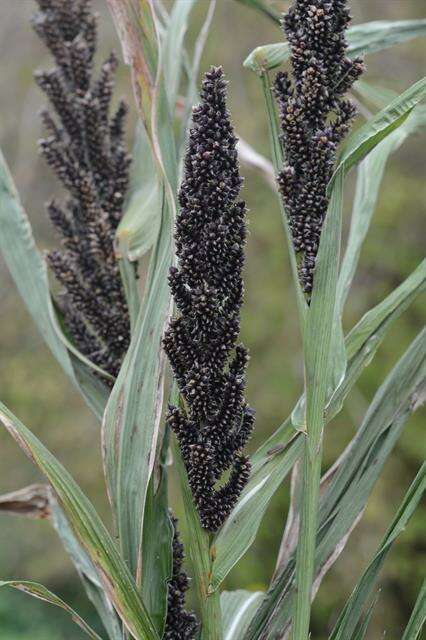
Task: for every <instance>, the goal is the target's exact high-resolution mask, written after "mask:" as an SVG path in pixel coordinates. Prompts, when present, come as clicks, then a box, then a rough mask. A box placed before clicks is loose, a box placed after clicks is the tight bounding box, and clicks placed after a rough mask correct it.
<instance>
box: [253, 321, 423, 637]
mask: <svg viewBox="0 0 426 640" xmlns="http://www.w3.org/2000/svg"><path fill="white" fill-rule="evenodd" d="M425 380H426V330H424V331H422V332H421V333H420V334H419V335H418V336H417V338H416V339H415V340H414V341H413V343H412V344H411V345H410V347H409V349H408V350H407V352H406V353H405V354H404V355H403V357H402V358H401V359H400V361H399V362H398V363H397V364H396V365H395V367H394V369H393V370H392V371H391V373H390V374H389V376H388V377H387V379H386V380H385V382H384V383H383V384H382V386H381V387H380V389H379V390H378V392H377V393H376V396H375V398H374V400H373V402H372V405H371V407H370V409H369V411H368V412H367V414H366V416H365V418H364V421H363V423H362V425H361V427H360V428H359V430H358V433H357V435H356V437H355V438H354V439H353V440H352V441H351V443H349V445H348V447H347V448H346V450H345V451H344V453H343V455H342V456H341V458H340V459H339V461H338V463H336V465H335V467H334V468H333V469H332V470H331V471H332V473H331V471H330V472H329V473H328V474H326V477H325V478H324V480H325V479H326V478H327V476H328V478H327V482H326V490H325V491H324V493H323V495H322V497H321V500H320V509H319V523H318V527H317V540H316V554H315V574H316V579H315V583H314V593H315V592H316V590H317V589H318V587H319V584H320V582H321V580H322V578H323V577H324V575H325V573H326V572H327V570H328V569H329V568H330V567H331V566H332V563H333V561H334V560H335V559H336V558H337V557H338V555H339V553H341V551H342V550H343V548H344V545H345V543H346V540H347V537H348V535H349V534H350V532H351V531H352V529H353V528H354V527H355V526H356V523H357V522H358V520H359V518H360V516H361V514H362V512H363V510H364V508H365V506H366V504H367V501H368V498H369V496H370V495H371V492H372V490H373V488H374V485H375V483H376V481H377V479H378V478H379V477H380V474H381V471H382V469H383V465H384V464H385V462H386V460H387V458H388V456H389V454H390V453H391V451H392V449H393V447H394V445H395V443H396V442H397V440H398V438H399V436H400V434H401V432H402V429H403V427H404V424H405V423H406V421H407V419H408V418H409V416H410V415H411V414H412V413H413V411H415V410H416V409H417V408H418V406H419V403H420V402H421V395H419V394H421V390H422V388H424V384H425ZM294 567H295V558H294V556H292V557H291V558H290V560H289V562H288V563H287V565H286V566H285V567H284V568H283V570H282V571H281V572H280V573H279V574H278V575H277V576H276V577H275V579H274V582H273V583H272V585H271V587H270V589H269V591H268V593H267V594H266V596H265V599H264V601H263V603H262V604H261V605H260V608H259V610H258V612H257V613H256V615H255V617H254V618H253V621H252V623H251V625H250V628H249V631H248V632H247V634H246V637H245V640H257V639H258V638H260V637H262V638H263V637H265V638H266V637H274V634H281V635H282V634H284V632H285V631H286V630H287V629H288V628H289V624H290V618H291V612H292V602H293V597H294ZM262 633H264V634H265V635H264V636H263V635H262ZM267 634H268V635H267Z"/></svg>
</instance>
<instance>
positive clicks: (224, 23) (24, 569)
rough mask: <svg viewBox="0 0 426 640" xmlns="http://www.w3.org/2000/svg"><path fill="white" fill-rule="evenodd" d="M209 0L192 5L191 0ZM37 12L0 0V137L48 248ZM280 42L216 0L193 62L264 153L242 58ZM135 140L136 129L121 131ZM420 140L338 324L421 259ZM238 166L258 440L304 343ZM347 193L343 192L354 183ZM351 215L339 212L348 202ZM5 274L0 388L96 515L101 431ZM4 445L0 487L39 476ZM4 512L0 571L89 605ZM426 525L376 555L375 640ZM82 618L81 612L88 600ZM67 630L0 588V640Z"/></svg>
mask: <svg viewBox="0 0 426 640" xmlns="http://www.w3.org/2000/svg"><path fill="white" fill-rule="evenodd" d="M181 1H182V2H184V1H185V0H181ZM204 1H205V0H201V1H200V5H202V4H203V2H204ZM272 4H273V6H275V7H276V8H277V9H278V10H282V9H284V8H286V7H287V5H288V3H287V2H278V1H277V2H274V3H272ZM94 5H95V7H96V8H97V9H98V10H99V12H100V13H101V25H100V32H101V36H102V37H101V42H100V46H101V49H102V51H104V52H105V53H106V52H108V51H109V49H110V48H111V46H113V47H115V48H116V49H117V50H118V49H119V45H118V43H117V41H116V37H115V33H114V30H113V26H112V23H111V20H110V18H109V15H108V13H107V11H106V8H105V5H104V2H103V0H95V2H94ZM352 7H353V13H354V16H355V21H356V22H359V21H367V20H373V19H410V18H421V17H424V7H423V2H422V0H392V2H385V1H384V0H375V1H374V2H368V1H367V0H353V2H352ZM33 10H34V6H33V4H32V2H30V1H29V0H20V2H18V3H16V2H14V3H12V2H7V1H6V0H3V2H2V4H1V7H0V12H1V17H2V20H1V21H0V25H1V26H0V53H1V59H2V63H1V65H0V86H1V87H2V100H1V110H0V142H1V146H2V148H3V150H4V152H5V154H6V156H7V159H8V162H9V165H10V168H11V170H12V172H13V174H14V177H15V180H16V183H17V185H18V187H19V191H20V194H21V197H22V198H23V202H24V206H25V207H26V209H27V211H28V212H29V215H30V217H31V222H32V224H33V227H34V231H35V234H36V237H37V241H38V244H39V246H41V247H44V248H48V247H50V246H52V243H53V241H54V239H53V237H52V235H51V231H50V229H49V227H48V224H47V220H46V217H45V215H44V211H43V203H44V201H45V200H46V199H47V198H48V197H49V195H50V194H51V193H52V192H54V191H56V190H57V184H56V183H55V182H54V181H53V179H52V177H51V174H50V172H49V171H47V170H46V168H45V165H44V163H43V161H42V160H40V159H39V158H38V156H37V149H36V140H37V138H38V137H39V135H40V125H39V120H38V117H37V111H38V109H39V108H40V107H41V106H42V104H43V98H42V96H41V94H40V93H39V91H38V89H37V88H36V87H35V85H34V83H33V81H32V72H33V70H34V66H40V67H42V66H44V65H45V64H46V56H45V52H44V50H42V48H41V46H40V44H39V42H38V41H37V39H36V37H35V36H34V34H33V33H32V30H31V28H30V26H29V24H28V20H29V17H30V15H31V13H32V12H33ZM202 13H203V12H202V6H198V7H196V9H195V11H194V14H193V23H192V27H193V28H194V33H195V28H196V27H197V26H198V24H199V22H200V21H201V19H202ZM190 36H191V33H190ZM279 38H280V35H279V32H278V30H277V29H275V28H274V26H273V25H272V23H270V22H269V21H268V20H267V19H266V18H264V17H262V16H259V15H258V14H256V13H253V12H251V11H248V10H243V9H242V7H241V5H239V4H238V3H235V2H233V1H232V0H218V5H217V10H216V15H215V18H214V20H213V25H212V30H211V35H210V37H209V40H208V43H207V48H206V53H205V56H204V58H203V63H202V69H205V68H207V66H208V65H209V64H211V63H214V64H223V65H224V67H225V70H226V72H227V75H228V78H229V80H230V82H231V86H230V106H231V108H232V112H233V120H234V122H235V124H236V127H237V130H238V132H239V133H240V135H241V136H243V137H244V138H245V139H246V140H248V141H249V142H250V143H252V144H254V145H255V147H256V148H257V149H258V150H259V151H261V152H263V153H265V154H267V153H268V138H267V124H266V117H265V114H264V111H263V103H262V97H261V94H260V88H259V84H258V81H257V79H256V78H255V77H254V75H253V74H252V73H250V72H249V71H247V70H244V69H243V68H242V66H241V65H242V61H243V60H244V58H245V57H246V55H247V54H248V53H249V52H250V51H251V50H252V49H253V48H254V47H255V46H256V45H258V44H263V43H264V42H272V41H276V40H279ZM423 69H424V40H423V41H421V40H419V41H413V42H411V43H409V44H407V45H400V46H398V47H394V48H393V49H391V50H390V51H386V52H384V53H382V54H377V55H374V56H371V57H370V58H369V65H368V73H367V75H366V79H367V80H371V81H375V82H377V83H378V84H380V85H381V86H385V87H389V88H393V89H395V90H397V91H402V90H403V89H404V88H405V87H407V86H408V85H409V84H410V83H412V82H414V81H415V80H416V79H417V78H418V77H419V76H420V75H421V74H422V72H423ZM119 77H120V88H121V92H122V93H123V94H125V95H127V96H128V99H129V101H130V102H131V101H132V95H131V90H130V87H129V84H128V78H127V71H126V69H125V68H124V66H123V67H122V68H121V72H120V76H119ZM119 94H120V91H117V95H119ZM131 135H132V131H131V130H130V131H129V140H131ZM423 146H424V141H422V139H421V138H416V137H414V138H412V139H411V140H410V141H409V143H407V144H406V145H405V146H403V147H402V149H401V150H400V151H399V152H398V153H397V154H396V155H394V156H393V157H392V159H391V162H390V164H389V168H388V170H387V173H386V176H385V180H384V183H383V187H382V191H381V197H380V200H379V206H378V209H377V212H376V215H375V218H374V221H373V225H372V228H371V230H370V233H369V236H368V238H367V241H366V243H365V246H364V249H363V253H362V256H361V265H360V268H359V271H358V274H357V278H356V281H355V285H354V289H353V294H352V295H351V296H350V298H349V303H348V306H347V318H346V321H347V327H349V326H351V325H352V324H353V323H354V321H356V320H357V319H358V318H359V316H360V315H361V314H362V313H363V312H364V311H365V310H366V309H367V308H369V307H371V306H372V305H373V304H375V303H376V302H378V301H379V300H380V299H382V298H383V297H384V296H385V295H386V294H388V293H389V292H390V291H391V290H392V289H393V288H394V287H395V286H397V285H398V284H399V283H400V282H401V281H402V280H403V279H404V278H405V277H406V276H408V274H409V273H410V272H411V271H412V270H413V269H414V268H415V266H416V265H417V264H418V262H419V261H420V259H421V258H422V253H423V252H422V222H423V220H422V214H423V215H424V202H425V201H426V185H425V183H424V170H423V163H422V161H421V154H422V152H423ZM242 172H243V174H244V175H245V177H246V187H245V189H244V197H245V198H246V200H247V203H248V206H249V208H250V211H251V212H250V230H251V235H250V239H249V246H248V260H247V270H246V288H247V294H246V305H245V308H244V315H243V328H242V338H243V339H244V341H245V342H246V344H247V345H248V346H249V347H250V349H251V355H252V360H251V365H250V369H249V377H248V398H249V402H250V403H251V404H252V405H253V406H255V407H256V409H257V416H258V417H257V425H256V434H255V436H254V438H253V443H252V446H253V447H255V446H256V444H258V443H259V442H260V441H261V440H262V439H264V437H265V436H266V435H268V434H269V433H271V432H272V431H273V429H274V428H276V426H277V425H278V424H279V423H280V422H281V420H282V418H283V416H285V415H287V414H288V413H289V412H290V410H291V408H292V406H293V405H294V402H295V401H296V400H297V398H298V395H299V394H300V390H301V374H302V371H301V368H300V367H301V346H300V341H299V336H298V334H297V326H296V309H295V308H294V298H293V294H292V291H291V280H290V273H289V267H288V261H287V256H286V254H285V243H284V237H283V231H282V225H281V221H280V218H279V213H278V207H277V202H276V199H275V198H274V195H273V194H272V192H271V191H270V189H269V188H268V187H267V186H266V185H265V184H264V182H263V181H262V179H261V178H260V177H258V176H257V175H255V174H254V173H253V172H251V171H248V170H247V169H246V168H243V171H242ZM347 191H348V194H347V195H348V199H349V196H350V195H351V194H350V193H349V192H350V189H347ZM345 213H346V214H348V213H349V207H346V209H345ZM346 219H347V215H346ZM423 228H424V227H423ZM0 278H1V283H2V286H1V290H0V301H1V306H0V314H1V332H0V357H1V362H2V366H1V368H0V386H1V388H2V399H3V400H4V402H5V404H6V405H8V406H10V407H13V409H14V411H15V413H16V414H17V415H19V416H20V417H21V418H22V420H23V421H24V422H27V423H28V424H31V426H32V428H33V430H34V432H35V433H36V435H40V437H41V438H42V440H43V441H44V442H46V444H48V446H49V448H51V449H52V450H53V452H54V453H55V454H56V455H57V456H58V457H59V459H60V460H62V461H63V462H64V463H65V464H66V466H67V467H68V468H69V469H70V471H71V472H72V473H73V474H74V475H75V476H77V477H78V478H79V480H80V483H81V485H82V487H83V489H84V490H85V491H86V493H87V494H88V495H89V497H90V498H91V499H93V500H94V501H95V502H96V504H97V505H100V507H99V511H100V513H101V515H103V516H106V514H107V508H106V498H105V491H104V486H103V482H102V480H101V478H102V475H101V466H100V451H99V445H98V442H99V437H98V436H99V434H98V433H97V427H96V426H95V424H94V422H93V421H92V418H91V415H90V413H89V411H88V410H87V409H86V407H85V405H84V404H83V402H82V400H80V398H79V397H78V396H77V394H76V392H74V390H73V389H72V388H71V387H70V385H69V383H68V381H67V380H66V379H65V376H64V375H63V373H62V371H60V369H59V367H58V365H57V364H56V363H55V361H54V360H53V358H52V357H51V355H50V353H49V352H48V351H47V349H46V347H45V346H44V344H43V343H42V340H41V338H40V337H39V335H38V334H37V331H36V329H35V327H34V326H33V324H32V322H31V321H30V319H29V316H28V315H27V313H26V311H25V309H24V307H23V304H22V302H21V300H20V299H19V298H18V294H17V292H16V291H15V288H14V286H13V284H12V282H11V279H10V277H9V275H8V273H7V271H6V268H5V266H4V265H3V263H0ZM422 303H423V304H424V300H418V301H417V302H416V303H415V304H413V305H412V306H411V307H410V308H409V310H408V311H407V312H406V313H405V314H404V315H403V317H402V318H401V319H400V320H398V322H397V323H396V325H395V327H394V328H393V329H392V331H391V333H390V335H389V336H388V338H387V339H386V341H385V343H384V345H383V346H382V347H381V348H380V350H379V353H378V355H377V357H376V359H375V360H374V362H373V363H372V365H371V366H370V367H369V368H368V369H367V370H366V372H365V373H364V375H363V376H362V378H361V380H360V383H359V385H358V387H357V390H356V392H355V393H353V394H352V395H351V397H350V399H349V402H348V403H347V407H346V410H345V411H344V412H342V413H341V414H340V415H339V417H338V419H336V420H335V421H334V423H333V425H332V426H331V427H330V428H329V429H328V430H327V435H326V442H325V460H324V464H325V466H328V465H329V464H330V463H331V462H332V461H333V460H334V459H335V456H336V455H337V453H338V452H339V451H341V449H342V448H343V446H344V444H345V443H346V442H347V441H348V440H349V439H350V437H351V436H352V435H353V433H354V429H355V428H356V426H357V425H358V424H359V422H360V418H361V417H362V415H363V412H364V409H365V407H366V406H368V402H369V401H370V399H371V397H372V395H373V393H374V390H375V388H377V386H378V383H379V382H380V381H381V380H383V378H384V377H385V375H386V373H387V372H388V371H389V369H390V367H391V366H392V365H393V364H394V363H395V362H396V360H397V359H398V357H399V356H400V355H401V354H402V353H403V351H404V350H405V348H406V347H407V346H408V344H409V343H410V341H411V340H412V339H413V337H414V336H415V335H416V333H417V332H418V329H419V327H420V326H421V324H422ZM422 420H423V421H424V412H423V415H422V412H418V413H417V414H416V415H415V416H414V417H412V418H411V420H410V421H409V423H408V425H407V427H406V429H405V432H404V434H403V435H402V437H401V439H400V440H399V442H398V445H397V447H396V448H395V451H394V452H393V454H392V455H391V457H390V460H389V462H388V464H387V466H386V468H385V472H384V474H383V475H382V477H381V479H380V481H379V483H378V485H377V487H376V489H375V490H374V493H373V496H372V499H371V501H370V503H369V506H368V509H367V512H366V515H365V517H364V518H363V521H362V523H361V525H360V526H359V527H358V529H357V531H356V532H355V534H354V535H353V536H352V538H351V540H350V542H349V544H348V546H347V548H346V550H345V552H344V554H343V556H342V557H341V559H340V560H339V561H338V563H337V564H336V566H335V567H334V568H333V570H332V571H331V572H330V573H329V575H328V576H327V577H326V579H325V581H324V583H323V587H322V588H321V590H320V592H319V596H318V598H317V601H316V604H315V607H314V610H313V624H312V629H313V632H314V633H315V630H316V629H319V628H322V629H325V628H327V627H328V628H331V627H332V625H333V622H334V620H335V615H336V612H337V611H339V609H340V608H341V606H342V605H343V603H344V601H345V599H346V597H347V595H348V594H349V592H350V590H351V588H352V587H353V585H354V583H355V581H356V577H357V576H358V575H359V574H360V573H361V571H362V569H363V568H364V567H365V565H366V563H367V561H368V558H370V557H371V555H372V553H373V552H374V550H375V549H376V547H377V543H378V541H379V540H380V538H381V536H382V535H383V533H384V531H385V529H386V526H387V523H388V522H389V521H390V519H391V517H392V515H393V513H394V511H395V508H396V505H397V504H398V503H399V501H400V500H401V498H402V496H403V495H404V493H405V491H406V489H407V487H408V485H409V483H410V480H411V479H412V477H413V476H414V474H415V473H416V471H417V469H418V467H419V462H420V461H421V460H422V459H423V458H424V453H425V444H424V442H425V439H424V436H423V433H422ZM0 446H1V450H2V478H1V482H2V485H1V487H0V492H1V493H4V492H6V491H9V490H12V489H15V488H17V487H19V486H24V485H26V484H28V483H30V482H33V481H37V480H39V477H38V476H37V474H36V471H35V470H34V469H33V467H32V466H31V465H30V464H29V463H28V462H27V461H26V460H25V459H24V457H23V455H22V454H21V453H20V452H19V450H18V449H17V448H16V446H15V444H14V443H13V442H12V440H11V439H10V438H9V437H8V436H7V435H6V434H5V433H4V432H1V433H0ZM171 485H172V486H173V482H172V483H171ZM287 501H288V484H287V483H286V485H285V486H284V487H283V488H282V490H280V491H279V492H278V493H277V495H276V496H275V498H274V499H273V501H272V503H271V506H270V509H269V512H268V514H267V517H266V518H265V519H264V522H263V524H262V527H261V531H260V536H259V537H258V539H257V541H256V543H255V545H254V546H253V548H252V550H251V551H250V553H249V554H247V556H246V557H245V558H244V559H243V560H242V561H241V563H240V564H239V565H238V566H237V567H236V568H235V569H234V570H233V572H232V573H231V574H230V575H229V577H228V578H227V580H226V583H225V587H226V588H228V589H235V588H237V587H242V586H244V587H245V588H248V589H251V590H255V589H257V588H263V587H264V586H265V584H266V581H267V578H268V576H269V575H270V573H271V571H272V569H273V562H274V557H275V552H276V550H277V547H278V545H279V538H280V534H281V531H282V527H283V524H284V517H285V510H284V505H286V504H287ZM0 523H1V524H0V549H1V551H0V577H1V578H2V579H6V578H13V577H14V576H19V577H22V578H35V579H37V580H39V581H41V582H43V583H45V584H47V585H48V586H49V587H51V588H52V589H53V590H54V591H56V592H58V593H59V594H60V595H62V596H64V597H65V599H66V600H67V601H68V602H70V604H71V605H73V606H76V607H77V608H79V611H81V613H82V614H83V615H84V614H85V613H86V611H85V610H84V607H85V604H84V603H80V602H76V594H77V593H78V582H77V577H76V575H75V574H74V571H73V569H72V567H71V565H70V563H69V561H68V559H67V558H66V557H65V556H64V554H63V552H62V549H61V546H60V543H59V541H58V540H57V539H56V537H55V534H54V533H53V532H52V531H51V528H50V527H49V525H48V524H46V523H43V522H42V521H35V522H33V523H31V524H29V523H28V522H27V521H24V520H19V519H11V518H10V517H2V518H1V521H0ZM422 530H424V515H423V521H422V513H421V511H418V512H417V513H416V514H415V516H414V517H413V519H412V521H411V523H410V527H409V529H408V530H407V532H405V534H404V535H403V536H402V537H401V539H400V541H399V542H398V544H397V545H396V547H395V549H394V551H393V552H392V554H391V556H390V559H389V561H388V562H387V564H386V565H385V569H384V572H383V574H382V580H381V583H382V592H381V596H380V600H379V603H378V605H377V607H376V610H375V613H374V618H373V623H372V625H371V628H370V636H369V637H371V638H376V637H378V636H379V634H380V632H382V631H383V630H384V628H386V630H387V633H388V637H390V638H394V637H395V638H397V637H400V636H401V629H402V628H403V625H404V623H405V622H406V621H407V619H408V617H409V614H410V611H411V608H412V606H413V604H414V601H415V597H416V593H417V591H418V589H419V586H420V581H421V577H422V562H421V554H422V552H424V536H422ZM423 566H424V564H423ZM64 567H65V570H64ZM336 586H338V588H336ZM17 610H19V616H17V615H16V611H17ZM385 611H386V616H385V615H384V612H385ZM85 617H86V619H90V611H88V612H87V615H86V616H85ZM70 625H71V623H70V624H69V625H68V622H67V619H66V615H65V614H61V612H56V611H55V610H52V609H51V608H47V607H45V606H44V605H43V604H41V603H39V602H37V601H33V600H31V599H25V600H24V599H23V596H22V595H21V594H19V593H15V592H8V591H3V592H1V593H0V637H5V638H7V639H8V640H18V639H19V640H27V639H28V640H29V639H30V638H31V640H39V639H40V640H42V639H43V640H54V639H56V638H64V639H68V638H69V639H74V638H75V639H76V638H78V637H80V635H79V631H78V630H76V628H75V627H71V626H70ZM315 637H318V636H315Z"/></svg>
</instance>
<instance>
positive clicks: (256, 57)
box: [244, 19, 426, 73]
mask: <svg viewBox="0 0 426 640" xmlns="http://www.w3.org/2000/svg"><path fill="white" fill-rule="evenodd" d="M347 34H348V44H349V56H350V57H352V58H355V57H356V56H359V55H363V54H370V53H375V52H376V51H381V50H383V49H387V48H388V47H392V46H393V45H395V44H398V43H400V42H407V41H408V40H412V39H413V38H417V37H419V36H424V35H425V34H426V19H425V20H395V21H392V20H391V21H386V20H378V21H373V22H366V23H364V24H359V25H355V26H353V27H350V28H349V29H348V32H347ZM289 57H290V49H289V46H288V44H287V42H278V43H276V44H267V45H263V46H261V47H257V48H256V49H254V51H252V52H251V53H250V55H249V56H248V57H247V58H246V60H245V61H244V66H245V67H247V68H248V69H252V71H255V72H256V73H262V72H263V71H265V70H268V69H275V68H276V67H279V66H280V65H281V64H283V62H285V61H286V60H288V59H289Z"/></svg>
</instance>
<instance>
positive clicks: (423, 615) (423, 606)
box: [402, 580, 426, 640]
mask: <svg viewBox="0 0 426 640" xmlns="http://www.w3.org/2000/svg"><path fill="white" fill-rule="evenodd" d="M425 622H426V580H424V581H423V584H422V587H421V589H420V592H419V595H418V597H417V600H416V604H415V605H414V609H413V612H412V614H411V616H410V619H409V621H408V624H407V626H406V627H405V631H404V635H403V636H402V640H417V638H419V637H420V634H421V632H422V629H423V627H424V624H425Z"/></svg>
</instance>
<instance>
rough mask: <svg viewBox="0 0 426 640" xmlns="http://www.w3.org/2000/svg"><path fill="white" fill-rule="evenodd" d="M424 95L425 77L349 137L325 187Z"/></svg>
mask: <svg viewBox="0 0 426 640" xmlns="http://www.w3.org/2000/svg"><path fill="white" fill-rule="evenodd" d="M425 95H426V77H424V78H422V79H421V80H419V81H418V82H416V83H415V84H413V85H412V86H411V87H409V88H408V89H407V90H406V91H404V92H403V93H401V95H399V96H398V97H397V98H395V100H393V101H392V102H391V103H390V104H389V105H388V106H387V107H385V108H384V109H382V110H381V111H379V113H377V114H376V115H375V116H374V117H373V118H372V119H371V120H369V121H368V122H366V123H365V124H364V125H363V126H362V127H360V128H359V129H357V130H356V131H355V132H354V133H353V134H352V135H351V136H350V137H349V138H348V140H347V142H346V144H345V147H344V149H343V152H342V154H341V156H340V159H339V164H338V165H337V168H336V170H335V172H334V174H333V177H332V179H331V180H330V184H329V187H328V188H329V191H330V192H331V189H332V185H333V183H334V180H335V179H336V176H337V175H339V173H344V174H345V173H347V172H348V171H349V169H350V168H351V167H353V166H354V165H355V164H357V163H358V162H360V161H361V160H363V159H364V158H365V157H366V156H367V154H368V153H369V152H370V151H371V150H372V149H374V147H376V146H377V145H378V144H379V142H381V141H382V140H383V139H384V138H386V136H388V135H389V134H390V133H392V131H394V130H395V129H397V128H398V127H400V126H401V125H402V124H403V123H404V122H405V121H406V119H407V118H408V116H409V115H410V113H411V111H412V110H413V109H414V107H415V106H416V105H417V104H418V103H419V102H420V101H421V100H422V99H423V98H424V97H425Z"/></svg>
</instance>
